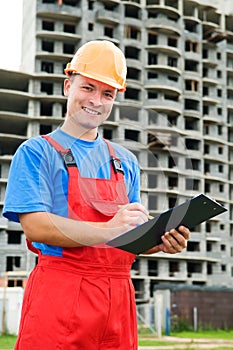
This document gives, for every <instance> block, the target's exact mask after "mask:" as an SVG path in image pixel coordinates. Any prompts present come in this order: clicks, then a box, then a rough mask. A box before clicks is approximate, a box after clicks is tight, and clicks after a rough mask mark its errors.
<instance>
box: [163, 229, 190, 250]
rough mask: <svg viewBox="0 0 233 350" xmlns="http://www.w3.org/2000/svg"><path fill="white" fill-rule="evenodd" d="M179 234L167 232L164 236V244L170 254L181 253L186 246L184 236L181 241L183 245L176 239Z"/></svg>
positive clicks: (174, 231) (173, 231)
mask: <svg viewBox="0 0 233 350" xmlns="http://www.w3.org/2000/svg"><path fill="white" fill-rule="evenodd" d="M176 233H177V235H179V234H178V232H177V231H176V230H171V231H170V232H166V233H165V234H164V235H163V236H162V241H163V244H164V246H165V248H166V250H167V251H168V252H169V253H180V252H181V251H182V250H183V249H184V248H185V246H186V243H185V242H186V241H185V239H184V237H182V235H180V236H181V237H182V239H181V243H180V242H179V241H178V240H177V239H176V238H175V236H176Z"/></svg>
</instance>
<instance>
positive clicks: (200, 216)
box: [106, 194, 227, 254]
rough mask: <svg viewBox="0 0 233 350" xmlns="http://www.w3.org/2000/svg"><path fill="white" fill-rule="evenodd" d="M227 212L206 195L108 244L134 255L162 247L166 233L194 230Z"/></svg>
mask: <svg viewBox="0 0 233 350" xmlns="http://www.w3.org/2000/svg"><path fill="white" fill-rule="evenodd" d="M225 211H227V209H226V208H224V207H223V206H222V205H221V204H219V203H217V202H216V201H215V200H213V199H211V198H209V197H207V196H205V195H204V194H200V195H198V196H195V197H193V198H191V199H189V200H187V201H185V202H183V203H181V204H180V205H177V206H175V207H174V208H171V209H169V210H167V211H165V212H163V213H162V214H160V215H158V216H156V217H154V218H153V219H152V220H149V221H147V222H146V223H144V224H142V225H140V226H138V227H136V228H134V229H132V230H130V231H128V232H126V233H124V234H122V235H121V236H119V237H116V238H114V239H113V240H111V241H109V242H107V243H106V244H107V245H109V246H111V247H116V248H119V249H122V250H125V251H128V252H130V253H133V254H140V253H142V252H145V251H146V250H148V249H150V248H152V247H154V246H156V245H158V244H160V243H161V242H162V241H161V236H162V235H163V234H164V232H167V231H169V230H170V229H172V228H177V227H178V226H180V225H184V226H186V227H188V228H189V229H192V228H194V227H195V226H197V225H199V224H200V223H202V222H204V221H207V220H209V219H210V218H212V217H214V216H216V215H219V214H221V213H223V212H225Z"/></svg>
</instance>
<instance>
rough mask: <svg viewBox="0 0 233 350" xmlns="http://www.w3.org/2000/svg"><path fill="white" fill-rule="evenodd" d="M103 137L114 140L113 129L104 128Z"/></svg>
mask: <svg viewBox="0 0 233 350" xmlns="http://www.w3.org/2000/svg"><path fill="white" fill-rule="evenodd" d="M103 137H104V138H105V139H107V140H112V138H113V130H112V129H107V128H104V129H103Z"/></svg>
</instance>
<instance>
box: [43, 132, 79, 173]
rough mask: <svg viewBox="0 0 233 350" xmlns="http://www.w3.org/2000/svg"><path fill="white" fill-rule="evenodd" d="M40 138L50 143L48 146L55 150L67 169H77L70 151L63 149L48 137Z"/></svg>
mask: <svg viewBox="0 0 233 350" xmlns="http://www.w3.org/2000/svg"><path fill="white" fill-rule="evenodd" d="M41 137H43V138H44V139H46V140H47V141H48V142H49V143H50V145H51V146H53V148H55V150H56V151H57V152H58V153H59V154H60V155H61V157H62V159H63V161H64V163H65V165H66V167H67V168H69V167H76V168H77V164H76V162H75V159H74V156H73V154H72V152H71V150H70V149H66V148H64V147H63V146H62V145H60V143H58V142H57V141H56V140H54V139H53V138H52V137H50V136H49V135H42V136H41Z"/></svg>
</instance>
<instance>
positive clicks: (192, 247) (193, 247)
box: [187, 241, 200, 252]
mask: <svg viewBox="0 0 233 350" xmlns="http://www.w3.org/2000/svg"><path fill="white" fill-rule="evenodd" d="M187 252H200V242H192V241H188V243H187Z"/></svg>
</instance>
